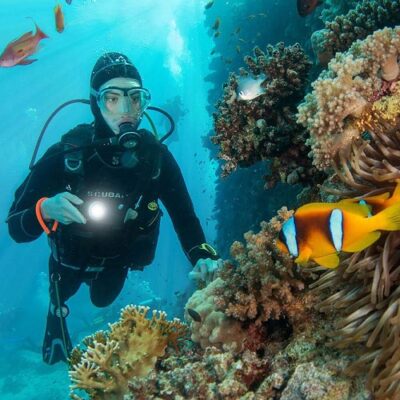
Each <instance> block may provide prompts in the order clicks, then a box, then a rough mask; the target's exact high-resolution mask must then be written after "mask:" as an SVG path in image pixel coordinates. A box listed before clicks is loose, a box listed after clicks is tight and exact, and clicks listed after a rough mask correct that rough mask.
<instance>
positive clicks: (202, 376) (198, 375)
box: [126, 336, 370, 400]
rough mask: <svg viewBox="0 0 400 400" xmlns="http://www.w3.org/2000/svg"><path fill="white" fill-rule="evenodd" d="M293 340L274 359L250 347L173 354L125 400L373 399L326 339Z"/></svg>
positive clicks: (132, 384) (134, 384)
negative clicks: (239, 352) (235, 350)
mask: <svg viewBox="0 0 400 400" xmlns="http://www.w3.org/2000/svg"><path fill="white" fill-rule="evenodd" d="M293 344H294V346H293V347H292V348H290V349H288V351H286V350H282V351H279V352H277V354H276V355H275V356H274V357H271V355H270V354H267V353H266V354H265V355H264V356H262V357H261V356H260V355H258V354H257V353H254V352H251V351H249V350H246V351H245V352H244V353H243V354H242V355H241V357H240V358H238V357H235V356H234V355H233V354H232V353H230V352H222V351H221V350H218V349H217V348H215V347H208V348H207V350H206V351H205V352H204V354H202V355H199V354H197V355H196V354H193V355H191V356H184V357H180V358H176V357H170V358H168V359H166V360H163V361H161V362H160V365H159V367H158V370H157V371H152V372H151V373H150V375H149V376H148V377H146V378H135V379H134V380H132V381H131V382H130V384H129V390H130V392H131V395H130V396H126V400H144V399H146V400H172V399H181V400H183V399H188V400H197V399H199V400H213V399H215V400H217V399H223V400H239V399H241V400H264V399H269V400H278V399H281V400H282V399H285V400H298V399H305V400H316V399H318V400H368V399H369V398H370V396H369V394H368V392H367V391H365V390H363V389H362V385H363V381H362V379H360V378H355V379H354V380H353V381H351V380H349V379H346V378H345V377H343V376H342V375H341V372H340V371H341V369H343V368H344V367H345V366H346V365H347V363H348V360H346V359H345V358H343V357H339V356H338V355H337V354H335V353H334V352H332V351H329V350H327V349H326V348H325V347H324V344H323V342H322V341H320V340H318V339H315V338H314V339H313V338H311V336H308V337H304V336H303V337H297V338H295V339H294V340H293ZM291 350H295V351H296V352H293V351H292V352H291ZM324 352H326V353H324ZM323 353H324V356H323V357H322V356H321V354H323ZM311 359H312V360H314V361H310V360H311ZM292 364H294V365H297V367H295V368H293V367H292Z"/></svg>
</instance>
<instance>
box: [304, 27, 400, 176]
mask: <svg viewBox="0 0 400 400" xmlns="http://www.w3.org/2000/svg"><path fill="white" fill-rule="evenodd" d="M399 54H400V28H399V27H396V28H394V29H390V28H385V29H382V30H380V31H376V32H374V33H373V34H372V35H370V36H368V37H367V38H366V39H365V40H363V41H357V42H355V43H354V44H353V45H352V46H351V48H350V49H349V51H348V52H347V53H338V54H337V55H336V57H335V58H334V59H333V60H332V61H331V62H330V63H329V67H328V70H326V71H324V72H323V73H322V74H321V75H320V77H319V78H318V79H317V80H316V81H315V82H314V83H313V89H314V90H313V92H312V93H310V94H308V95H307V96H306V97H305V101H304V102H303V103H302V104H301V105H300V106H299V108H298V111H299V113H298V122H299V123H300V124H302V125H304V126H305V127H307V128H308V130H309V132H310V135H311V137H310V139H309V140H308V142H307V143H308V144H309V145H310V146H311V147H312V152H313V157H314V164H315V165H316V166H317V167H318V168H320V169H324V168H326V167H329V166H331V162H332V159H335V158H336V156H337V154H338V153H339V152H340V151H342V150H344V151H348V149H349V148H350V146H351V143H352V141H353V139H355V138H357V137H359V135H360V134H361V133H362V132H363V130H365V127H368V121H369V119H370V114H371V108H373V107H375V104H374V101H375V100H376V96H377V95H378V97H379V93H380V92H381V90H382V87H384V86H385V85H386V84H387V83H388V81H389V83H391V82H390V81H395V80H397V79H399V66H398V63H397V57H398V56H399ZM390 92H392V88H390ZM397 104H398V101H397ZM379 106H384V104H383V103H379V104H378V105H377V106H376V107H377V108H376V111H377V110H378V108H379ZM395 107H396V105H395V104H393V108H392V110H394V109H395ZM372 113H374V112H373V111H372ZM392 114H393V112H392ZM380 115H382V113H381V112H375V119H379V116H380ZM368 118H369V119H368Z"/></svg>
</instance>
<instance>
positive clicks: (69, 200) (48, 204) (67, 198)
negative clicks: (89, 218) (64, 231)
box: [40, 192, 86, 225]
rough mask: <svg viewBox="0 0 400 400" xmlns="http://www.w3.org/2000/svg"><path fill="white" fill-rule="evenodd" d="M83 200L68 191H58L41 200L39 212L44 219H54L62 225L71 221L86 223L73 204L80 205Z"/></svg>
mask: <svg viewBox="0 0 400 400" xmlns="http://www.w3.org/2000/svg"><path fill="white" fill-rule="evenodd" d="M82 203H83V200H81V199H80V198H79V197H78V196H75V195H74V194H72V193H69V192H63V193H58V194H56V195H55V196H53V197H50V198H48V199H46V200H44V201H43V203H42V205H41V207H40V212H41V213H42V217H43V219H44V220H47V221H48V220H56V221H58V222H60V223H62V224H64V225H69V224H71V223H72V222H77V223H78V224H86V218H85V217H84V216H83V215H82V214H81V212H80V211H79V210H78V209H77V208H76V207H75V206H74V204H75V205H78V206H79V205H81V204H82Z"/></svg>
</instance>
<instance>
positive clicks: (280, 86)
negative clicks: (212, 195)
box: [211, 43, 313, 183]
mask: <svg viewBox="0 0 400 400" xmlns="http://www.w3.org/2000/svg"><path fill="white" fill-rule="evenodd" d="M244 61H245V63H246V64H247V70H245V69H241V71H240V75H241V77H238V76H237V75H235V74H231V75H230V78H229V81H228V83H226V84H225V85H224V97H223V99H222V100H221V101H219V102H218V104H217V112H216V113H214V115H213V117H214V125H215V136H212V137H211V140H212V142H213V143H215V144H217V145H219V146H220V153H219V157H220V158H221V159H222V160H224V161H225V164H224V165H223V167H222V170H223V176H226V175H228V174H229V173H230V172H232V171H233V170H235V169H236V168H237V167H238V166H240V167H246V166H249V165H252V164H254V163H256V162H257V161H260V160H266V159H274V162H275V164H279V166H280V168H279V171H278V169H277V168H275V169H273V171H272V172H273V174H274V177H273V178H272V180H273V181H284V182H287V181H288V180H289V181H290V183H297V182H298V181H305V180H307V179H311V178H312V177H313V172H312V171H309V170H310V169H312V168H311V165H310V163H309V160H308V159H307V157H306V151H307V149H306V147H305V145H304V142H305V131H304V129H303V128H301V126H299V125H298V124H297V123H296V121H295V112H296V104H297V102H298V101H300V100H301V98H302V96H303V94H304V87H305V84H306V81H307V75H308V72H309V69H310V66H311V63H310V61H309V60H308V58H307V56H306V55H305V53H304V51H303V50H302V49H301V47H300V46H299V45H298V44H295V45H293V46H288V47H285V46H284V44H283V43H279V44H277V45H276V46H275V47H273V46H271V45H269V46H267V50H266V52H265V53H264V52H263V51H262V50H261V49H260V48H258V47H256V48H255V49H254V57H250V56H247V57H245V59H244ZM250 75H252V76H255V77H256V78H258V79H260V77H262V76H265V79H264V81H263V82H262V83H261V87H262V88H263V89H264V91H265V93H264V94H262V95H260V96H258V97H256V98H254V99H253V100H251V101H245V100H240V99H239V98H238V95H237V91H238V85H239V79H241V78H242V77H244V76H250ZM291 149H294V150H292V151H291ZM279 173H281V175H279ZM289 176H290V178H288V179H287V177H289Z"/></svg>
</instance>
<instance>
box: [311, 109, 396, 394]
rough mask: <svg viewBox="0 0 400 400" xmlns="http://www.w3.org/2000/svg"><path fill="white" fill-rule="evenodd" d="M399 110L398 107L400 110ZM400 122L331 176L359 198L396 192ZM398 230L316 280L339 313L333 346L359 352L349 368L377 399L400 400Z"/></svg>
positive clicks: (360, 147) (372, 136)
mask: <svg viewBox="0 0 400 400" xmlns="http://www.w3.org/2000/svg"><path fill="white" fill-rule="evenodd" d="M397 110H398V108H397ZM399 164H400V124H399V121H398V120H397V125H396V126H391V125H388V124H386V125H383V126H382V125H381V126H376V130H375V131H372V130H370V131H369V138H368V140H362V139H359V140H357V141H355V142H353V144H352V147H351V152H350V156H349V157H343V156H342V157H341V158H340V161H339V162H338V164H337V165H335V170H336V174H335V176H334V177H333V178H332V180H333V181H334V180H335V179H336V180H338V181H339V183H340V184H341V185H344V186H345V188H346V189H347V193H346V194H349V193H352V195H353V196H354V195H358V196H360V198H362V197H367V196H371V195H378V194H381V193H385V192H393V190H394V186H395V184H396V182H398V180H399V179H400V170H399V169H398V165H399ZM399 245H400V233H399V232H391V233H384V234H382V236H381V238H380V239H379V241H378V242H376V243H375V244H374V245H372V246H370V247H369V248H367V249H366V250H364V251H362V252H360V253H356V254H354V255H352V256H351V257H349V258H347V259H346V260H344V261H343V262H342V264H341V265H340V267H339V268H338V269H337V270H333V271H329V272H326V273H325V274H323V275H322V276H321V277H320V279H319V280H318V281H317V282H315V283H314V284H313V286H314V292H315V293H318V294H320V295H323V296H324V297H325V299H324V300H323V301H322V302H321V303H320V304H319V305H318V308H319V310H320V311H322V312H326V313H329V314H330V315H332V313H334V314H336V315H337V316H338V319H337V323H336V324H335V329H334V330H333V332H332V337H333V338H334V340H333V341H332V343H331V345H332V346H335V347H337V348H340V349H345V350H347V351H348V352H349V353H351V354H355V355H357V357H358V358H357V360H356V361H355V362H354V363H352V364H351V365H350V366H349V368H348V369H347V372H348V373H349V374H352V375H357V374H360V373H365V372H368V387H369V388H370V389H371V391H372V392H373V393H374V396H375V397H374V398H375V399H377V400H396V399H398V398H400V383H399V380H398V375H399V373H400V363H399V360H400V353H399V350H398V349H399V343H400V307H399V306H400V290H399V284H400V254H399V251H398V248H399Z"/></svg>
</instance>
